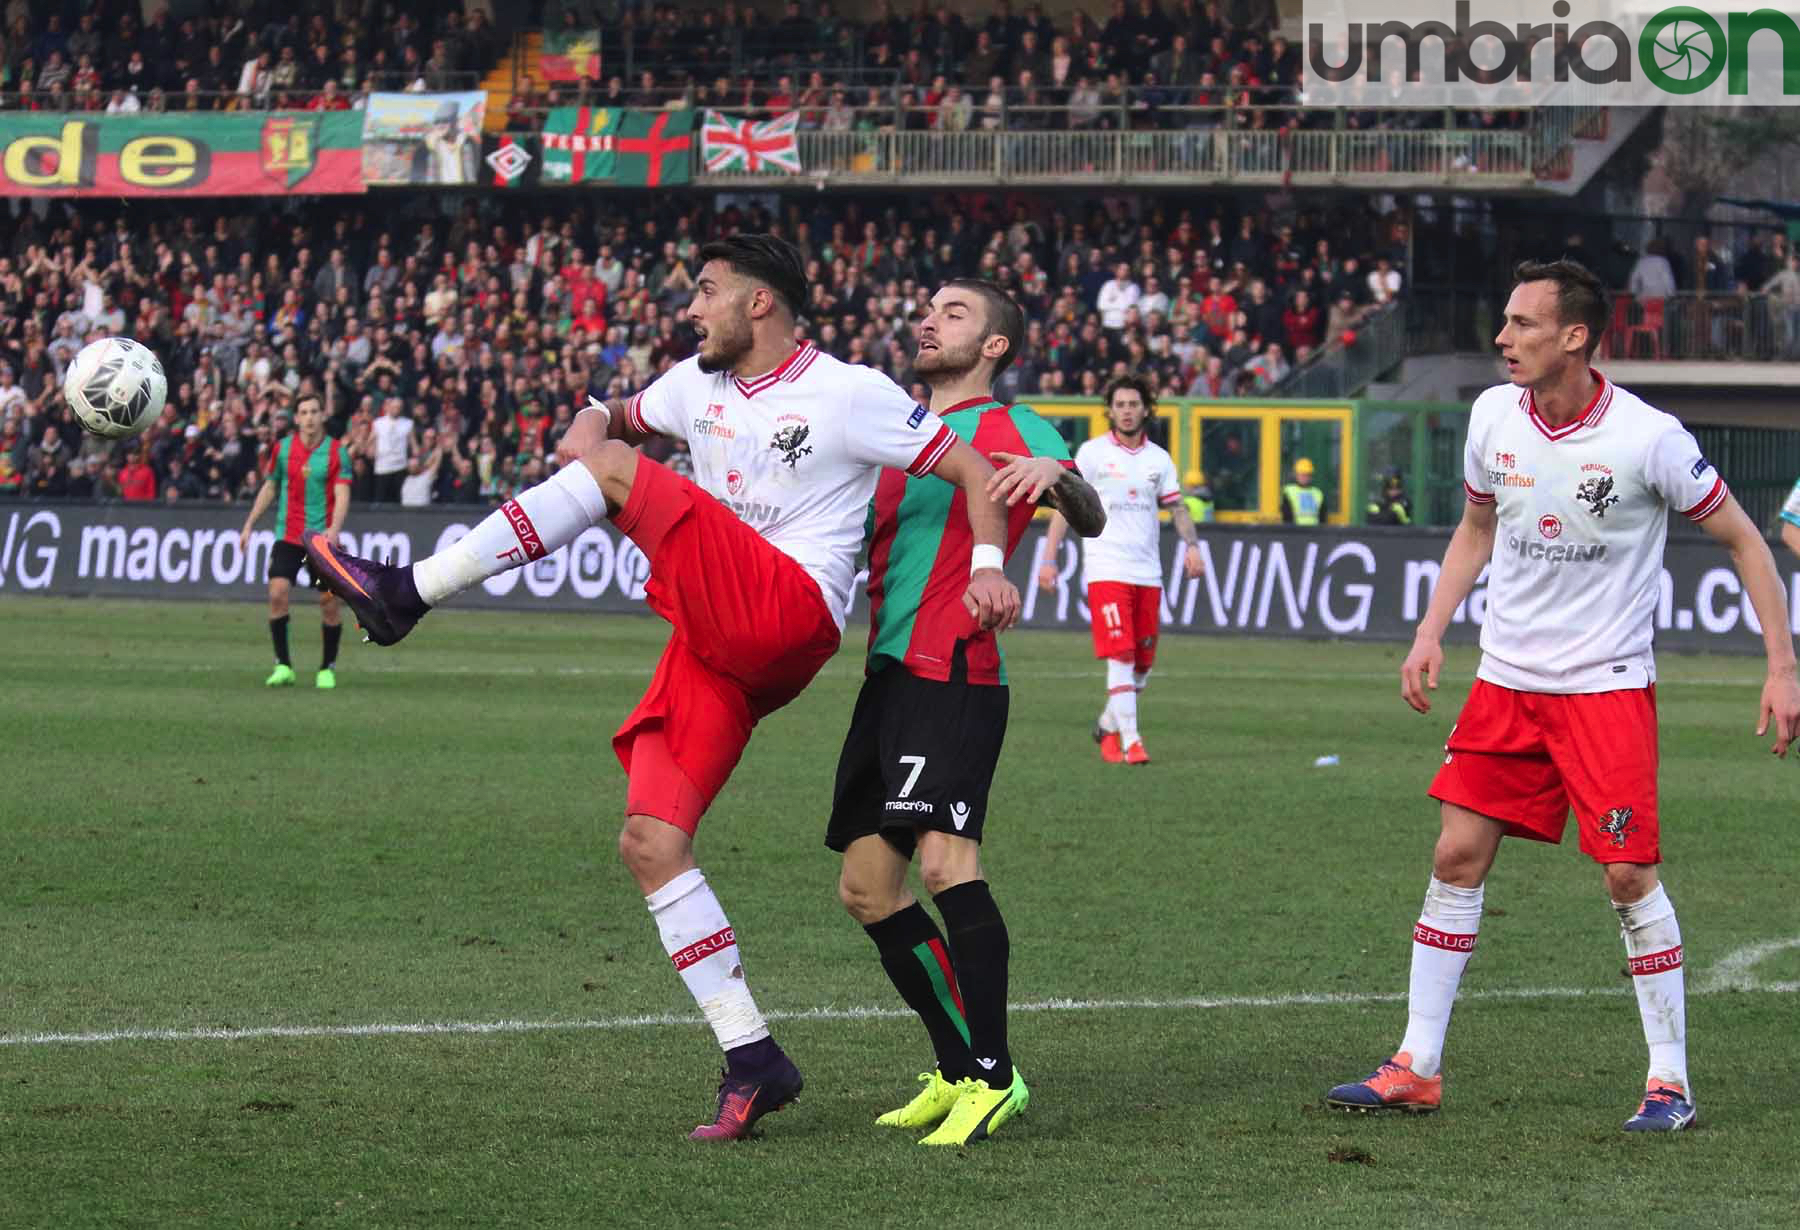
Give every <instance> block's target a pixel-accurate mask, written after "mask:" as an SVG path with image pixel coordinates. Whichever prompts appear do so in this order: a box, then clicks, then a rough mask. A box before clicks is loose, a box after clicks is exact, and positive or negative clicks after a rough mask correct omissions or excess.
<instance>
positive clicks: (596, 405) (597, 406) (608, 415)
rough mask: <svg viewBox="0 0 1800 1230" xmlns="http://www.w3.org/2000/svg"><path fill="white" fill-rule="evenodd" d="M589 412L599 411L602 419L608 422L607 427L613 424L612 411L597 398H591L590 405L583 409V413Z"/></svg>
mask: <svg viewBox="0 0 1800 1230" xmlns="http://www.w3.org/2000/svg"><path fill="white" fill-rule="evenodd" d="M589 410H598V411H599V412H600V417H601V418H603V419H605V420H606V422H607V425H608V426H610V425H611V424H612V411H611V410H608V409H607V408H606V403H605V402H603V401H601V400H599V399H598V398H595V397H589V398H588V404H587V405H585V406H583V407H582V409H581V413H582V414H586V413H587V412H588V411H589Z"/></svg>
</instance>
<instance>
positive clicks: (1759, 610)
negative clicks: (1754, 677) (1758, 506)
mask: <svg viewBox="0 0 1800 1230" xmlns="http://www.w3.org/2000/svg"><path fill="white" fill-rule="evenodd" d="M1700 528H1702V529H1704V530H1705V531H1706V532H1707V533H1708V534H1710V535H1712V537H1713V538H1714V539H1715V540H1717V541H1718V542H1720V543H1721V544H1723V545H1724V546H1725V547H1726V549H1727V550H1729V551H1730V552H1731V564H1732V567H1734V568H1736V569H1737V574H1738V577H1739V579H1740V580H1742V581H1743V583H1744V592H1745V593H1746V594H1748V595H1750V606H1751V609H1753V610H1754V611H1755V612H1756V619H1757V622H1758V623H1760V624H1762V630H1763V652H1764V653H1765V654H1766V655H1767V657H1768V660H1769V674H1768V678H1766V679H1765V680H1763V689H1762V702H1761V712H1760V714H1759V719H1758V721H1757V725H1756V733H1757V734H1758V735H1759V736H1760V735H1765V734H1767V733H1768V732H1769V720H1770V719H1771V718H1773V719H1774V722H1775V744H1774V746H1773V747H1771V748H1770V749H1769V750H1770V751H1772V752H1774V753H1775V754H1776V755H1777V756H1786V755H1787V750H1788V744H1790V743H1792V742H1793V741H1794V738H1795V736H1796V735H1800V682H1796V680H1795V677H1794V638H1793V635H1792V633H1790V632H1789V631H1788V609H1787V595H1786V594H1785V593H1784V592H1783V591H1782V585H1781V574H1780V573H1779V572H1777V571H1776V568H1775V555H1774V552H1772V551H1770V550H1769V544H1768V543H1767V542H1765V541H1763V536H1762V533H1761V532H1760V531H1759V530H1758V529H1757V528H1756V523H1755V522H1754V521H1752V520H1750V517H1749V514H1747V513H1746V512H1745V511H1744V510H1743V508H1742V507H1741V506H1739V504H1738V502H1737V497H1736V496H1731V495H1727V496H1726V497H1725V502H1724V503H1723V504H1721V505H1720V506H1719V510H1718V511H1717V512H1715V513H1713V514H1712V515H1711V516H1709V517H1707V518H1706V519H1705V520H1704V521H1702V522H1701V523H1700ZM1789 528H1792V527H1789Z"/></svg>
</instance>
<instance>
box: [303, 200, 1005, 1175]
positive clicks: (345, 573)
mask: <svg viewBox="0 0 1800 1230" xmlns="http://www.w3.org/2000/svg"><path fill="white" fill-rule="evenodd" d="M700 258H701V262H702V268H701V271H700V277H699V279H698V281H697V283H696V287H695V294H694V301H693V303H692V304H691V305H690V306H689V308H688V312H687V314H688V319H689V320H690V322H691V323H692V324H693V326H694V329H695V331H696V333H697V334H698V335H699V338H700V349H699V353H698V354H696V355H695V356H693V357H692V358H689V359H687V360H684V361H683V362H681V363H679V364H677V365H676V366H675V367H673V368H672V369H670V370H669V371H668V372H667V373H665V374H664V375H663V376H662V377H661V378H659V379H658V380H657V381H656V382H655V383H654V384H652V385H650V387H649V388H647V389H645V390H644V391H643V392H641V393H639V394H638V395H637V396H635V397H633V398H631V399H630V401H629V402H612V403H609V404H607V405H605V406H600V405H597V404H596V405H593V406H590V407H589V408H588V409H587V410H584V411H583V412H582V413H581V414H580V415H578V416H577V418H576V421H575V424H574V426H573V427H571V429H570V430H569V432H568V434H567V435H565V436H564V438H563V440H562V441H561V443H560V444H559V445H558V448H557V457H558V460H559V461H561V462H562V463H563V466H562V468H561V469H560V470H558V471H557V473H556V474H555V475H554V476H552V477H551V478H550V479H549V480H548V481H547V482H544V483H541V484H539V485H538V486H536V487H533V488H531V489H530V490H528V491H525V492H522V493H521V494H520V495H519V497H518V498H517V499H516V500H511V501H508V502H507V503H506V504H504V505H503V506H501V508H500V509H499V510H498V511H496V512H494V513H493V514H491V515H490V516H489V517H488V518H487V519H486V520H485V521H483V522H482V523H481V524H479V525H477V526H476V527H475V528H474V529H473V530H472V531H471V532H470V533H469V535H468V536H467V537H465V538H464V539H462V540H461V541H460V542H458V543H456V544H454V545H453V546H451V547H448V548H446V549H445V550H443V551H440V552H438V553H437V554H436V555H433V556H431V557H429V558H427V559H423V560H420V561H419V562H418V563H416V564H413V565H411V566H408V567H388V566H384V565H380V564H376V563H374V562H372V561H369V560H358V559H354V558H352V557H349V556H345V555H344V554H343V553H341V552H339V551H337V550H335V548H333V547H332V545H331V544H330V543H329V542H328V541H327V540H325V539H324V538H323V536H321V535H313V536H311V537H310V538H309V539H308V542H307V551H308V555H309V558H311V559H312V560H313V566H314V567H315V568H316V569H319V570H321V572H322V574H323V575H324V576H325V577H326V579H327V582H328V583H329V584H330V585H332V587H333V588H334V589H336V590H337V592H338V593H339V594H340V595H342V596H343V597H344V599H345V600H346V602H348V603H349V605H350V608H351V610H352V611H354V612H355V613H356V616H357V619H358V620H359V621H360V622H361V623H362V625H363V628H364V630H365V631H366V632H367V633H368V635H369V637H370V639H371V640H374V641H375V642H377V643H378V644H392V643H393V642H394V641H396V640H398V639H400V638H401V637H403V636H405V635H406V633H407V632H408V631H410V630H411V628H412V626H413V625H414V624H415V623H416V622H417V621H418V620H419V618H420V617H421V616H423V615H424V613H425V612H426V611H427V610H429V609H430V608H431V607H432V606H434V605H436V604H437V603H439V602H441V601H443V600H444V599H445V598H448V597H449V596H451V595H452V594H456V593H459V592H461V591H462V590H465V589H467V588H469V587H470V586H472V585H476V584H478V583H480V582H481V581H482V580H484V579H485V578H487V577H489V576H493V575H494V574H496V573H499V572H502V571H505V570H506V569H508V568H514V567H518V566H520V565H522V564H526V563H528V562H530V561H532V560H535V559H539V558H541V557H543V556H544V555H546V554H548V553H549V552H552V551H555V550H557V549H558V548H560V547H563V546H566V545H567V544H569V543H571V542H573V541H574V540H575V539H576V538H577V537H578V536H579V535H580V534H581V533H582V532H583V531H584V530H586V529H588V528H589V527H590V526H592V525H594V524H596V523H597V522H599V521H600V520H602V519H603V518H606V517H611V518H612V519H613V521H614V524H616V525H617V526H618V529H619V531H620V532H621V533H623V534H624V535H625V536H627V537H628V538H630V539H631V540H632V541H633V542H634V543H636V544H637V546H638V547H639V548H640V549H641V550H642V551H643V552H644V555H645V557H646V558H647V559H648V560H649V561H650V580H649V583H648V585H647V586H646V589H645V599H646V601H647V602H648V603H649V605H650V607H651V609H652V610H654V611H656V612H657V614H659V615H661V616H662V617H663V618H665V619H667V620H668V621H669V622H670V623H671V624H673V625H674V634H673V636H671V637H670V640H669V644H668V646H667V648H665V649H664V651H663V656H662V659H661V661H659V662H658V663H657V667H656V673H655V676H654V677H653V678H652V679H651V681H650V687H649V690H648V691H647V692H646V693H645V694H644V698H643V700H642V701H641V702H639V704H638V706H637V708H636V709H634V710H633V711H632V713H631V715H630V716H629V717H627V718H626V719H625V724H624V725H623V726H622V727H620V729H619V731H618V733H617V734H616V735H615V736H614V737H613V750H614V752H615V753H616V754H617V755H618V757H619V763H620V764H622V765H623V766H624V767H625V771H626V773H627V775H628V777H629V785H628V788H627V793H626V808H625V810H626V819H625V827H624V831H623V832H622V833H621V834H620V837H619V851H620V855H621V857H622V858H623V860H624V862H625V865H626V867H627V868H628V869H629V870H630V872H631V873H632V876H633V877H634V878H635V879H636V881H637V883H638V887H639V888H640V889H642V891H643V892H644V895H645V901H646V903H647V904H648V906H649V908H650V912H651V914H652V916H653V917H654V918H655V920H656V925H657V930H658V932H659V933H660V935H661V937H662V942H663V948H664V951H665V952H667V953H668V955H669V958H670V960H671V961H672V962H673V963H674V965H675V968H676V970H677V971H678V972H679V973H680V974H681V977H682V981H683V982H684V983H685V984H686V985H687V987H688V990H689V991H690V992H691V993H692V994H693V996H694V999H695V1002H696V1003H698V1004H699V1006H700V1011H701V1014H702V1015H703V1016H705V1018H706V1020H707V1023H708V1024H709V1025H711V1026H712V1029H713V1033H714V1035H715V1037H716V1038H717V1039H718V1041H719V1045H720V1047H721V1049H723V1050H724V1052H725V1074H724V1080H723V1081H722V1083H721V1084H720V1087H719V1099H718V1110H717V1114H716V1115H715V1118H714V1121H713V1122H711V1123H707V1124H702V1125H701V1126H700V1127H699V1128H697V1129H695V1131H694V1133H693V1137H694V1138H695V1139H700V1140H735V1139H741V1138H742V1137H744V1136H746V1135H748V1134H749V1133H750V1130H751V1127H752V1125H754V1124H755V1122H756V1121H757V1119H759V1118H760V1117H762V1116H763V1115H765V1114H767V1113H769V1112H770V1111H774V1110H779V1109H781V1107H783V1106H785V1105H786V1104H787V1103H789V1102H791V1101H792V1100H793V1099H794V1097H795V1096H796V1095H798V1094H799V1092H800V1086H801V1081H800V1073H799V1071H798V1069H796V1068H795V1066H794V1064H793V1063H792V1061H790V1060H789V1059H788V1057H787V1055H786V1054H785V1053H783V1052H782V1050H781V1048H780V1047H779V1046H777V1045H776V1044H775V1041H774V1039H772V1038H771V1037H770V1036H769V1029H768V1026H767V1024H766V1023H765V1022H764V1020H763V1017H762V1015H761V1013H759V1012H758V1011H757V1008H756V1003H755V1001H754V1000H753V999H752V997H751V995H750V991H749V987H748V984H747V982H746V980H745V978H744V970H743V965H742V963H741V961H740V959H739V956H738V943H737V934H736V932H735V931H734V930H733V929H732V927H731V924H730V922H728V921H727V919H726V917H725V913H724V911H723V910H722V909H721V908H720V906H719V902H718V899H717V898H716V897H715V896H714V894H713V891H712V889H711V887H710V886H709V885H708V884H707V882H706V877H705V876H704V875H703V874H702V873H701V871H700V868H699V866H698V864H697V863H696V862H695V859H694V833H695V830H696V828H697V827H698V825H699V823H700V817H701V816H702V814H704V813H705V811H706V809H707V807H708V805H710V804H711V802H712V800H713V799H714V797H715V796H717V794H718V792H719V790H720V789H721V788H722V787H723V786H724V784H725V780H726V778H728V777H729V776H730V775H731V770H732V768H733V767H734V766H735V765H736V764H737V761H738V758H739V756H741V755H742V753H743V750H744V746H745V744H746V743H747V742H748V740H749V738H750V731H751V729H752V728H753V727H754V726H755V725H756V723H757V721H758V720H760V719H761V718H763V717H764V716H766V715H767V714H769V713H772V712H774V711H775V710H776V709H779V708H781V707H782V706H783V705H785V704H787V703H788V702H789V701H790V700H792V699H793V698H794V697H795V696H797V695H799V693H800V692H801V690H802V689H804V688H805V687H806V685H807V684H808V683H809V682H810V681H811V680H812V677H813V675H814V674H815V673H817V671H818V669H819V668H820V667H821V666H822V665H823V664H824V663H825V661H826V660H827V659H829V658H830V657H831V655H832V654H833V653H834V652H836V650H837V647H838V641H839V638H840V636H841V635H842V632H843V623H844V611H845V610H846V609H847V607H848V605H849V597H850V588H851V583H852V579H853V577H854V575H855V557H856V553H857V550H858V549H859V547H860V546H861V543H862V530H863V522H864V519H865V517H866V514H867V511H868V505H869V500H870V498H871V497H872V496H873V494H874V491H875V481H876V477H877V475H878V474H879V473H880V471H881V469H882V468H883V467H884V466H893V467H897V468H900V469H904V470H905V471H906V472H907V473H909V474H913V475H918V476H924V475H927V474H934V475H936V476H938V477H939V478H942V479H944V480H947V481H948V482H951V483H954V484H955V485H956V486H957V487H959V488H961V489H962V491H963V492H964V493H965V503H966V506H967V519H968V523H969V527H970V532H971V533H972V535H973V537H974V540H975V541H976V542H977V543H979V544H983V545H986V546H990V547H992V548H993V549H994V551H995V552H996V556H997V553H998V552H999V550H1000V548H1001V547H1002V545H1003V544H1004V542H1005V538H1006V522H1005V513H1004V510H1003V509H1002V508H1001V507H1000V506H999V505H998V504H995V503H994V502H993V501H991V500H989V499H988V497H987V494H986V484H987V481H988V479H989V478H990V477H991V476H992V474H993V472H994V471H993V469H992V467H990V466H989V465H988V464H987V463H986V462H985V461H983V460H982V458H981V456H980V455H979V454H978V453H976V452H975V450H974V449H973V448H971V447H970V446H969V445H968V444H965V443H963V442H962V441H961V440H960V439H958V438H957V436H956V434H955V433H954V432H953V431H951V430H950V429H949V428H948V427H946V426H945V425H944V423H943V422H942V420H940V419H939V418H937V416H935V415H933V414H931V413H930V412H929V411H927V410H926V409H925V408H924V407H923V406H920V405H917V404H916V403H914V402H913V401H912V399H911V398H909V397H907V396H906V394H904V393H902V392H901V391H900V389H899V388H898V387H897V386H895V385H894V383H893V382H892V381H890V380H889V379H888V378H887V377H886V376H884V375H882V374H881V373H879V372H877V371H874V370H873V369H871V368H867V367H856V366H851V365H848V364H845V363H840V362H839V361H837V360H836V359H834V358H832V357H831V356H829V355H826V354H822V353H821V352H820V351H818V350H817V349H816V348H814V347H813V346H812V345H810V344H807V343H801V344H799V345H796V344H795V342H794V340H793V339H794V332H795V316H796V313H797V311H798V309H799V307H800V305H801V304H803V303H805V302H806V279H805V275H804V274H803V272H802V268H801V262H800V257H799V254H798V253H797V252H796V251H795V250H794V249H793V247H792V246H791V245H789V244H787V243H786V242H785V241H783V240H781V239H778V238H775V237H772V236H766V235H740V236H734V237H732V238H730V239H725V240H719V241H715V242H713V243H709V244H707V245H705V246H704V247H703V248H702V249H701V253H700ZM654 434H661V435H668V436H673V437H676V438H680V439H684V440H686V441H687V442H688V444H689V448H690V450H691V453H692V456H693V462H694V475H695V481H694V482H689V481H688V480H686V479H684V478H681V477H679V476H677V475H676V474H674V473H673V472H672V471H670V470H667V469H665V468H664V467H662V466H660V465H658V464H656V463H655V462H653V461H650V460H649V459H647V458H644V457H641V456H640V455H639V454H638V453H637V451H636V450H635V449H634V448H633V447H632V445H633V444H635V443H637V442H640V441H642V440H644V439H647V438H649V437H650V436H651V435H654ZM962 600H963V603H964V607H965V609H966V610H967V611H968V613H969V614H970V616H971V617H973V618H974V619H975V620H976V621H977V622H978V623H979V624H980V625H981V626H983V627H989V628H999V627H1006V626H1009V625H1010V624H1011V623H1012V622H1013V621H1014V620H1016V619H1017V618H1018V612H1019V595H1018V591H1017V590H1016V589H1014V588H1013V586H1012V584H1011V583H1010V582H1008V581H1007V580H1006V578H1005V576H1004V575H1003V574H1002V573H1001V571H1000V569H999V567H998V565H995V566H992V567H986V568H982V569H980V570H978V571H976V572H974V573H972V574H971V575H970V577H969V581H968V585H967V588H966V589H965V590H964V592H963V595H962Z"/></svg>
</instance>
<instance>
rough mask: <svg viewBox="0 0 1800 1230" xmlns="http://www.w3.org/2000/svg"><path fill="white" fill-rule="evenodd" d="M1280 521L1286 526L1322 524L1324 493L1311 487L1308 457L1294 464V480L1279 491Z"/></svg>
mask: <svg viewBox="0 0 1800 1230" xmlns="http://www.w3.org/2000/svg"><path fill="white" fill-rule="evenodd" d="M1281 519H1282V521H1284V522H1286V523H1287V524H1288V525H1322V524H1324V521H1325V493H1324V492H1322V491H1320V490H1319V489H1318V488H1317V487H1315V486H1313V463H1312V459H1311V458H1309V457H1302V458H1300V460H1298V461H1296V462H1295V463H1294V480H1293V481H1292V482H1290V483H1288V484H1287V485H1286V486H1284V487H1283V488H1282V489H1281Z"/></svg>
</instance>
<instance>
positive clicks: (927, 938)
mask: <svg viewBox="0 0 1800 1230" xmlns="http://www.w3.org/2000/svg"><path fill="white" fill-rule="evenodd" d="M863 930H864V931H867V932H868V933H869V938H870V939H872V940H874V941H875V948H876V950H877V951H879V952H880V953H881V968H882V969H884V970H886V971H887V976H888V980H889V981H890V982H892V983H893V984H894V989H895V990H896V991H898V992H900V998H901V999H903V1000H905V1001H906V1006H907V1007H908V1008H911V1009H912V1010H913V1011H914V1012H916V1013H918V1014H919V1019H920V1020H921V1021H923V1022H925V1032H926V1033H928V1034H930V1035H931V1048H932V1050H933V1051H935V1052H936V1054H937V1064H938V1071H940V1072H942V1073H943V1074H944V1079H945V1080H947V1081H959V1080H961V1079H962V1078H963V1077H965V1076H969V1075H971V1074H973V1072H974V1065H973V1064H972V1063H971V1061H970V1054H969V1027H968V1025H967V1024H966V1023H965V1022H964V1019H963V1006H962V998H961V993H960V992H959V990H958V988H957V982H956V970H955V967H954V965H953V964H952V963H951V960H950V952H949V950H948V948H946V947H945V944H944V937H943V935H942V933H940V932H939V931H938V926H937V923H936V922H935V921H933V919H932V917H931V915H929V914H927V913H926V912H925V907H923V906H921V905H920V904H919V903H918V902H916V901H915V902H913V903H912V904H911V905H909V906H907V907H906V908H905V909H904V910H900V911H898V912H896V913H893V914H890V915H888V916H887V917H886V918H884V919H882V920H881V921H880V922H877V923H870V924H869V925H868V926H866V927H864V928H863Z"/></svg>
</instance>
